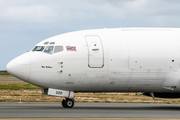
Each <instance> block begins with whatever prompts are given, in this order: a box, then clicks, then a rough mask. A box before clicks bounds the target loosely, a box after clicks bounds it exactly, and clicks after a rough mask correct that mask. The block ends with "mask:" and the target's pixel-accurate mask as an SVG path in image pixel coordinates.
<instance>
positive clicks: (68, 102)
mask: <svg viewBox="0 0 180 120" xmlns="http://www.w3.org/2000/svg"><path fill="white" fill-rule="evenodd" d="M64 103H65V107H66V108H72V107H73V106H74V100H72V99H68V98H67V99H66V100H65V102H64Z"/></svg>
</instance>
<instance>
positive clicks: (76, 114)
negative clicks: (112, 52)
mask: <svg viewBox="0 0 180 120" xmlns="http://www.w3.org/2000/svg"><path fill="white" fill-rule="evenodd" d="M11 118H13V120H14V118H16V119H20V118H22V119H25V118H33V119H38V118H39V119H40V118H41V119H43V120H44V119H57V118H58V119H60V118H61V119H66V120H69V119H81V120H86V119H88V120H89V119H103V118H106V120H109V119H110V120H111V119H119V118H121V120H136V119H137V120H141V119H143V120H146V119H147V120H150V119H149V118H151V119H152V120H156V119H158V120H159V119H160V120H163V119H166V120H173V119H179V120H180V104H139V103H75V106H74V107H73V108H63V107H62V106H61V103H59V102H31V103H28V102H27V103H17V102H0V119H6V120H7V119H11Z"/></svg>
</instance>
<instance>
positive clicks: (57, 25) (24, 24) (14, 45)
mask: <svg viewBox="0 0 180 120" xmlns="http://www.w3.org/2000/svg"><path fill="white" fill-rule="evenodd" d="M119 27H163V28H164V27H171V28H179V27H180V1H179V0H0V70H5V69H6V65H7V63H8V62H9V61H11V60H12V59H13V58H15V57H17V56H19V55H21V54H23V53H25V52H27V51H29V50H31V49H32V48H33V47H34V46H35V45H36V44H37V43H39V42H40V41H42V40H44V39H46V38H49V37H52V36H55V35H59V34H63V33H67V32H72V31H78V30H85V29H99V28H119Z"/></svg>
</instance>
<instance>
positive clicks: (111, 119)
mask: <svg viewBox="0 0 180 120" xmlns="http://www.w3.org/2000/svg"><path fill="white" fill-rule="evenodd" d="M25 119H26V120H180V119H168V118H7V119H6V118H3V119H1V118H0V120H25Z"/></svg>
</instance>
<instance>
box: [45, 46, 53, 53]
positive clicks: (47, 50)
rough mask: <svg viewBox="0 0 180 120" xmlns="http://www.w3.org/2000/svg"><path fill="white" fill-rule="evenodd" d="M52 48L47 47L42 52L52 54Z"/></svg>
mask: <svg viewBox="0 0 180 120" xmlns="http://www.w3.org/2000/svg"><path fill="white" fill-rule="evenodd" d="M53 48H54V46H47V47H46V49H45V50H44V52H45V53H49V54H52V53H53Z"/></svg>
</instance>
